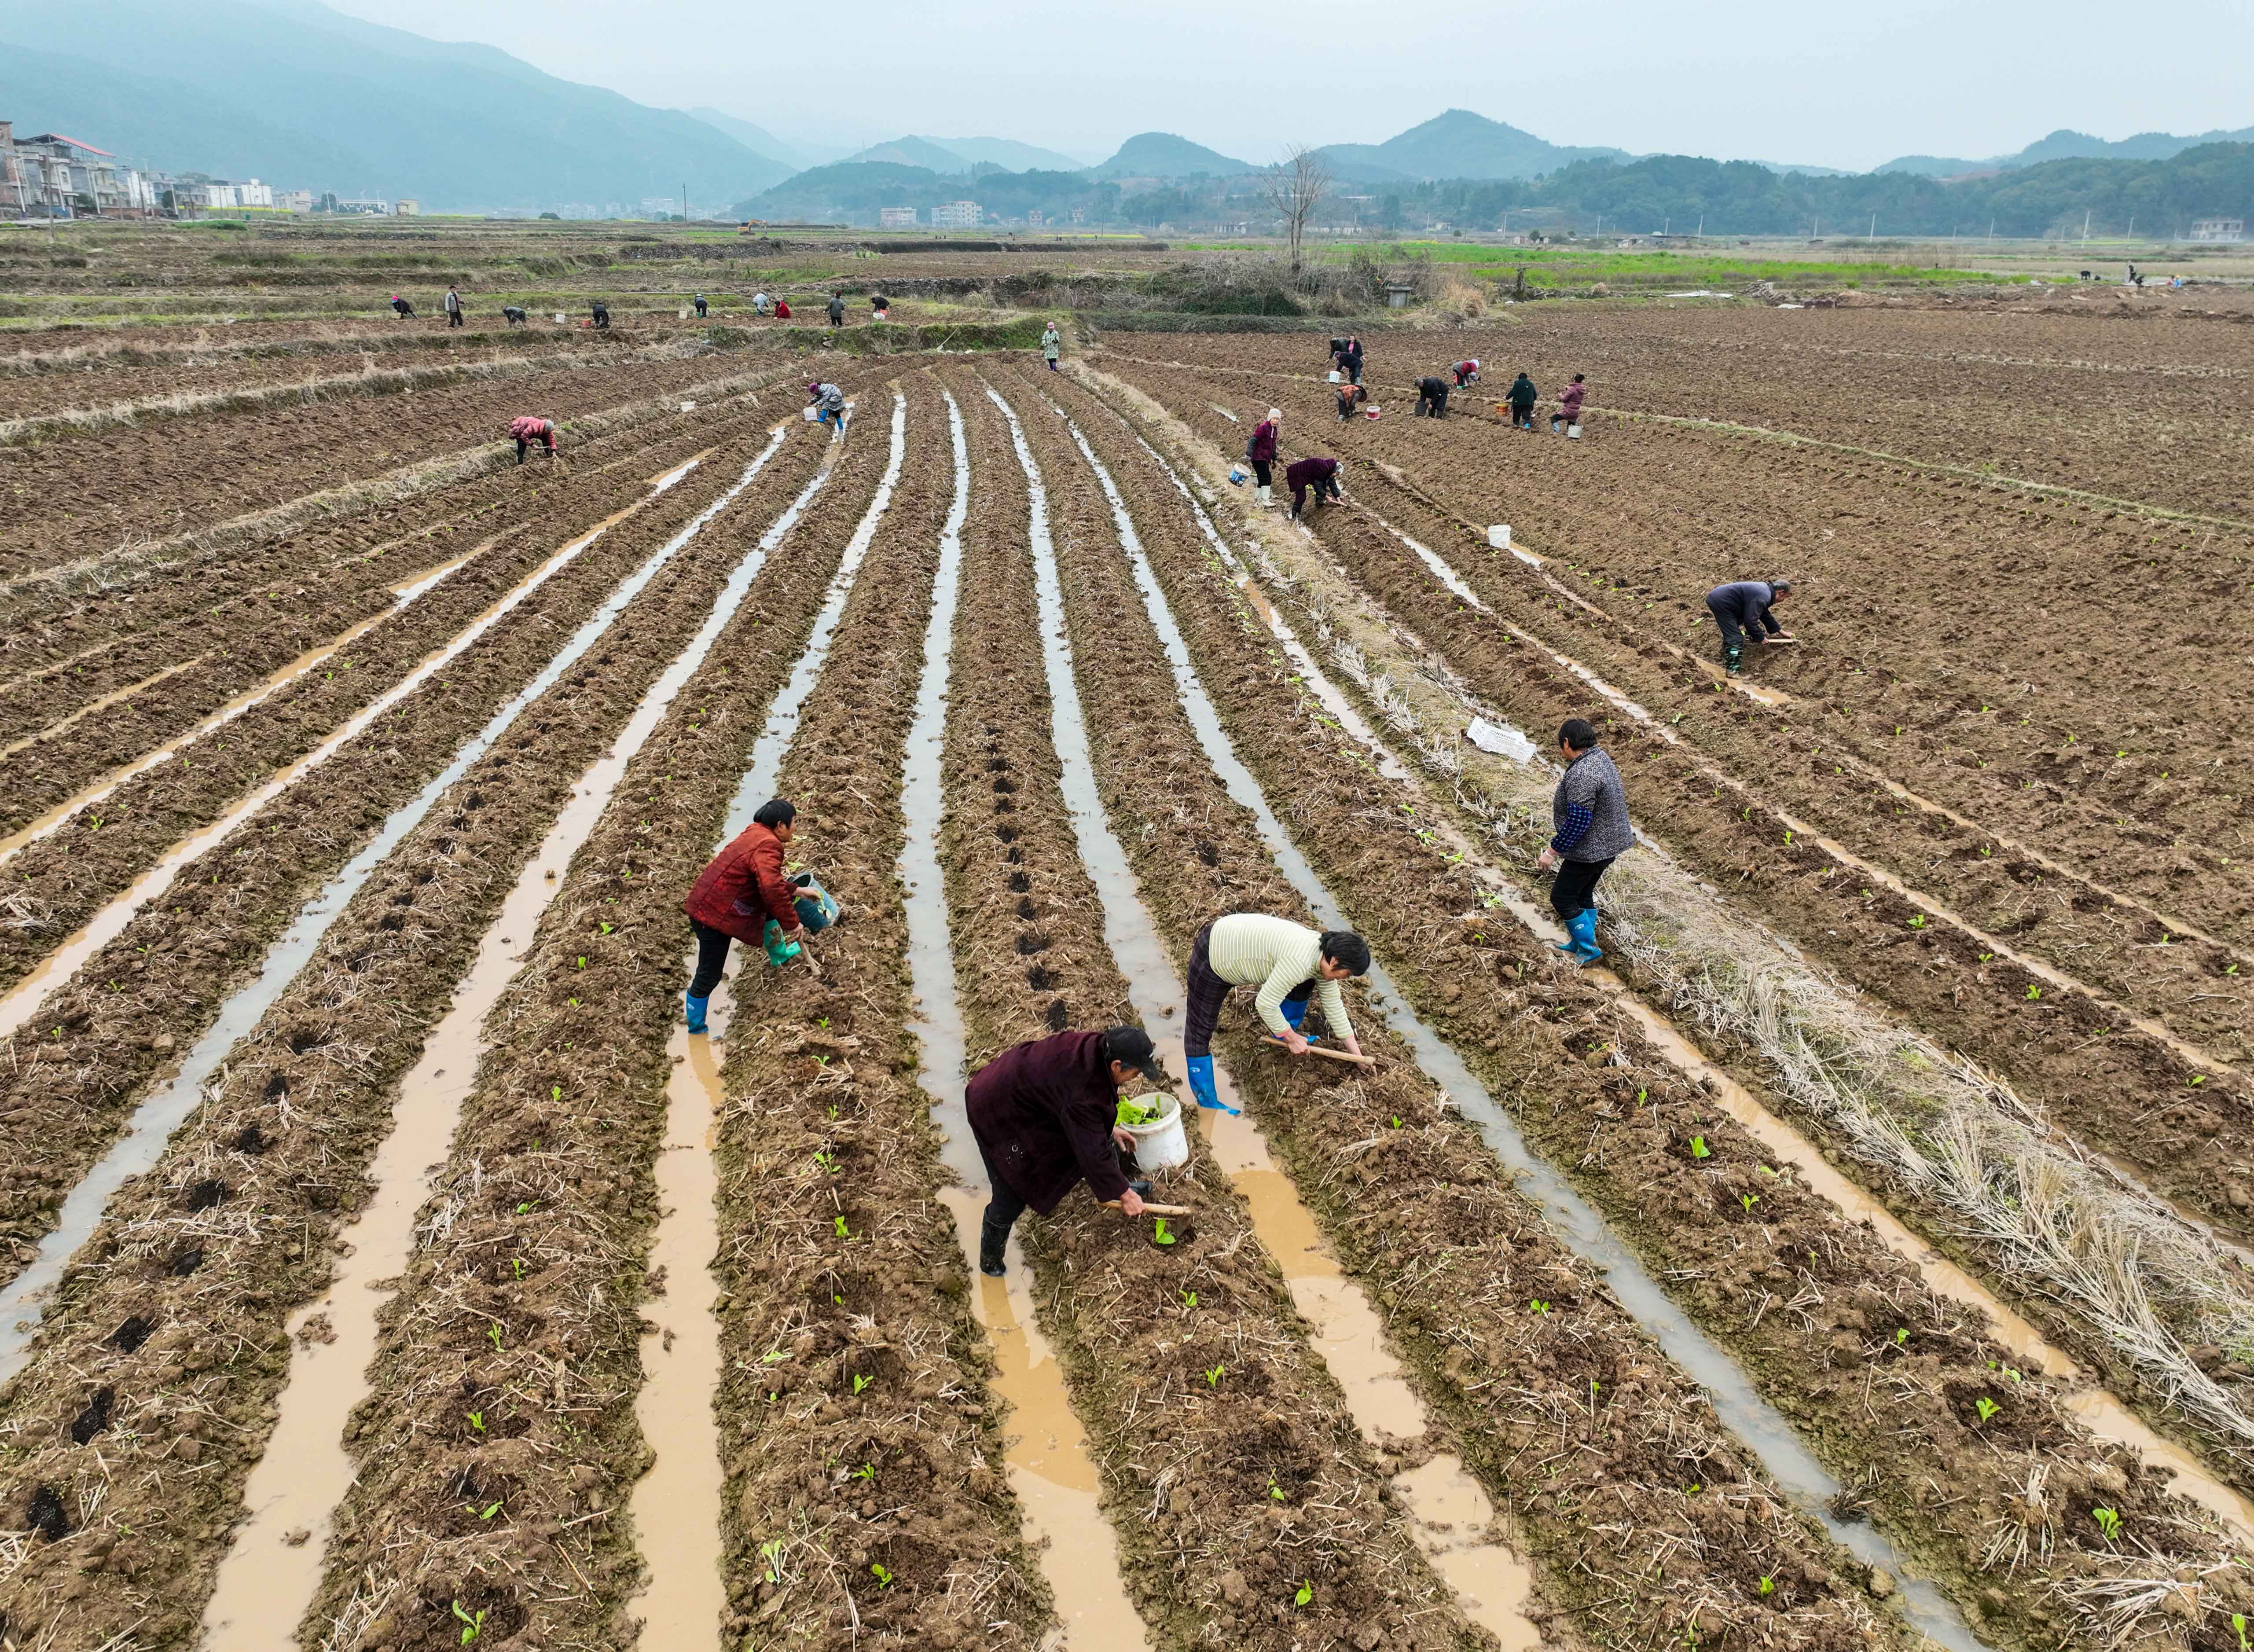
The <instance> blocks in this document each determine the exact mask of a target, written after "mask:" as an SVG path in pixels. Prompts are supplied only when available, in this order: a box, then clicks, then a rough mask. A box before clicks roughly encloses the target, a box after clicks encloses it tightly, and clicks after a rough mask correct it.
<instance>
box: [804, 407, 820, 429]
mask: <svg viewBox="0 0 2254 1652" xmlns="http://www.w3.org/2000/svg"><path fill="white" fill-rule="evenodd" d="M801 411H802V412H803V413H804V414H805V415H806V422H807V423H809V424H811V423H814V421H815V420H816V419H818V418H820V417H821V416H822V407H821V404H820V403H819V402H808V403H807V404H806V406H805V407H804V408H802V409H801Z"/></svg>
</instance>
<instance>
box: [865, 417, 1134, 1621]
mask: <svg viewBox="0 0 2254 1652" xmlns="http://www.w3.org/2000/svg"><path fill="white" fill-rule="evenodd" d="M947 402H948V423H949V431H950V435H951V437H952V438H953V442H954V449H955V478H956V484H955V486H956V491H955V502H954V506H953V507H952V508H951V509H950V511H949V514H948V518H947V525H946V527H945V528H944V529H943V530H942V535H941V539H940V565H939V578H938V584H937V587H936V591H935V596H934V598H933V605H932V614H931V621H930V624H929V626H928V627H927V629H926V631H925V633H924V671H923V678H922V681H921V683H919V685H918V687H917V691H916V704H915V720H914V723H913V724H912V725H910V727H909V731H908V741H907V761H906V763H905V764H904V765H903V767H902V773H901V793H900V805H901V810H902V813H903V814H904V815H905V816H906V817H907V838H906V841H905V843H904V844H903V847H902V851H901V855H900V881H901V883H902V884H903V886H905V887H906V890H907V928H908V973H909V978H910V980H911V982H912V983H913V984H914V991H915V995H916V1005H917V1008H916V1013H915V1017H914V1020H913V1022H912V1023H911V1028H912V1030H913V1031H914V1033H915V1036H916V1040H917V1046H918V1071H917V1077H918V1080H919V1082H921V1084H922V1086H923V1089H924V1093H925V1094H926V1095H927V1096H928V1097H929V1098H930V1100H931V1107H932V1117H933V1119H934V1121H935V1123H936V1124H937V1125H938V1126H939V1130H940V1133H941V1155H940V1156H941V1159H942V1162H943V1163H944V1164H945V1165H946V1166H947V1168H948V1170H949V1172H950V1173H952V1174H953V1176H954V1178H955V1183H956V1185H955V1186H953V1187H947V1188H943V1189H942V1191H941V1194H940V1198H941V1201H942V1203H944V1204H945V1205H946V1207H947V1208H948V1211H949V1214H950V1215H952V1216H953V1217H954V1218H955V1231H956V1237H957V1238H958V1239H959V1240H960V1241H961V1243H962V1246H963V1263H964V1265H965V1267H966V1268H967V1269H969V1270H970V1277H971V1278H972V1279H973V1280H974V1285H973V1288H972V1295H971V1311H972V1313H974V1314H975V1315H976V1316H977V1320H978V1325H979V1328H980V1329H982V1330H983V1331H984V1332H985V1334H986V1339H987V1341H988V1343H989V1344H990V1346H991V1348H992V1351H993V1355H994V1365H995V1369H994V1376H993V1379H992V1388H993V1391H994V1393H995V1394H996V1396H997V1397H999V1398H1000V1399H1001V1400H1002V1401H1003V1402H1004V1403H1005V1404H1007V1405H1008V1406H1009V1408H1010V1418H1009V1446H1008V1455H1007V1457H1006V1459H1005V1463H1006V1467H1007V1468H1008V1471H1009V1480H1010V1488H1011V1489H1012V1491H1014V1492H1015V1493H1016V1494H1017V1495H1018V1502H1019V1506H1020V1507H1021V1508H1022V1509H1024V1510H1025V1515H1026V1536H1027V1537H1028V1538H1029V1539H1030V1540H1031V1543H1032V1544H1033V1546H1034V1547H1035V1548H1037V1549H1038V1550H1039V1551H1040V1565H1041V1572H1042V1575H1043V1576H1044V1577H1045V1578H1047V1580H1048V1585H1049V1588H1050V1591H1051V1593H1053V1594H1054V1596H1055V1599H1056V1608H1057V1615H1058V1617H1059V1619H1060V1620H1061V1621H1062V1623H1063V1625H1064V1630H1065V1645H1066V1646H1067V1647H1068V1648H1069V1649H1071V1652H1145V1649H1147V1648H1148V1646H1149V1644H1150V1642H1149V1638H1148V1636H1147V1635H1146V1634H1145V1630H1144V1628H1143V1624H1142V1621H1141V1620H1140V1619H1139V1618H1138V1617H1137V1616H1136V1614H1135V1610H1134V1607H1132V1605H1131V1604H1130V1602H1129V1600H1128V1598H1127V1591H1126V1587H1125V1586H1124V1583H1123V1582H1122V1580H1121V1578H1120V1569H1119V1544H1118V1540H1117V1537H1115V1536H1114V1535H1113V1533H1112V1530H1111V1527H1110V1523H1108V1522H1107V1521H1105V1519H1104V1517H1103V1512H1102V1510H1101V1509H1100V1508H1099V1507H1098V1505H1097V1487H1098V1481H1097V1476H1096V1465H1095V1463H1094V1462H1093V1460H1091V1459H1090V1458H1089V1448H1088V1436H1087V1433H1086V1431H1085V1430H1083V1429H1082V1426H1081V1423H1080V1419H1079V1418H1078V1417H1076V1416H1075V1415H1074V1414H1073V1410H1072V1404H1071V1400H1070V1398H1069V1397H1068V1394H1067V1392H1066V1390H1065V1383H1064V1373H1063V1371H1062V1369H1061V1368H1060V1366H1059V1365H1058V1362H1057V1359H1056V1355H1055V1353H1054V1350H1053V1349H1051V1348H1050V1347H1049V1344H1048V1341H1047V1338H1045V1337H1044V1336H1043V1335H1042V1334H1041V1331H1040V1326H1039V1324H1038V1323H1037V1322H1036V1320H1035V1315H1034V1311H1033V1292H1032V1290H1031V1287H1030V1285H1029V1283H1028V1281H1029V1279H1030V1277H1031V1276H1030V1274H1029V1273H1028V1271H1027V1269H1026V1264H1025V1256H1024V1250H1023V1248H1022V1247H1021V1246H1020V1245H1019V1244H1018V1243H1016V1240H1015V1238H1014V1236H1013V1237H1012V1250H1011V1258H1010V1260H1011V1268H1010V1272H1009V1274H1008V1276H1007V1278H1005V1279H992V1278H985V1277H984V1276H983V1275H980V1274H979V1273H977V1265H978V1257H977V1248H978V1241H977V1234H978V1225H979V1219H980V1216H981V1215H982V1214H983V1213H984V1209H985V1202H986V1201H985V1194H984V1191H983V1190H984V1187H985V1183H986V1172H985V1167H984V1165H982V1164H981V1163H980V1161H979V1157H978V1147H977V1142H976V1141H974V1140H973V1139H972V1138H971V1134H970V1122H969V1120H968V1119H967V1118H966V1117H964V1113H963V1078H964V1070H963V1069H964V1068H965V1066H966V1064H967V1056H966V1054H965V1050H964V1043H963V1016H962V1011H961V1009H960V1007H959V1005H958V1004H957V1002H956V987H955V953H954V948H953V943H952V940H951V937H950V935H949V926H948V917H947V901H946V898H945V896H944V894H943V893H942V872H941V870H940V864H939V853H938V849H937V843H938V838H939V827H940V816H941V810H942V794H941V786H940V759H941V753H942V744H943V742H944V740H945V738H946V725H947V704H948V702H947V690H948V681H949V673H950V671H951V669H952V665H953V644H954V636H955V613H956V601H957V598H958V595H959V588H960V584H961V579H962V570H963V521H964V519H965V517H966V516H967V515H968V514H969V510H970V451H969V449H968V447H967V446H966V445H965V443H964V440H963V414H962V409H960V408H959V407H958V406H956V402H955V398H954V397H953V396H952V395H949V396H948V399H947Z"/></svg>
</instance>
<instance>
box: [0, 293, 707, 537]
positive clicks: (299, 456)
mask: <svg viewBox="0 0 2254 1652" xmlns="http://www.w3.org/2000/svg"><path fill="white" fill-rule="evenodd" d="M611 347H612V348H613V349H614V350H615V351H617V352H618V353H619V354H620V356H621V357H622V358H626V357H631V356H632V354H633V353H634V348H635V346H634V340H633V339H632V338H631V337H630V335H628V334H627V333H624V332H620V333H617V334H615V335H614V338H613V344H612V346H611ZM715 366H716V358H715V357H714V356H713V355H712V354H711V353H709V352H704V351H692V352H691V353H685V354H683V355H681V356H680V357H679V358H678V359H675V360H642V361H638V362H635V363H634V365H631V366H627V365H623V364H621V365H620V366H614V367H591V366H589V367H581V366H576V365H575V366H571V367H561V368H559V370H557V371H556V372H553V373H539V374H530V375H528V376H523V375H520V376H516V377H506V376H504V377H500V378H495V379H492V380H479V379H471V380H469V381H466V382H464V383H460V384H455V385H441V386H439V387H437V388H430V389H425V390H421V391H412V392H409V393H404V394H400V395H380V396H373V397H369V396H348V397H345V398H343V399H340V400H332V401H321V402H312V403H310V404H307V405H304V406H302V407H297V408H294V409H290V410H289V412H288V414H287V416H278V415H277V414H276V412H275V411H274V410H272V409H263V408H262V409H248V410H246V412H244V413H234V414H231V413H228V412H227V411H225V410H223V409H222V410H214V411H213V412H211V413H208V414H205V415H202V416H192V417H184V418H175V419H167V420H163V421H160V422H158V423H154V424H152V425H151V426H150V427H149V428H148V429H147V430H137V429H135V428H133V427H131V426H126V425H120V426H115V427H112V428H109V429H107V430H94V431H89V432H88V433H87V434H84V435H59V436H56V437H52V438H50V439H48V440H45V441H39V442H36V443H33V444H30V445H18V446H11V447H8V448H4V449H0V487H4V488H5V489H6V490H7V493H8V497H9V500H10V511H11V518H12V532H11V535H10V539H9V543H8V545H7V548H6V550H5V553H4V555H0V577H16V576H18V575H21V574H23V573H25V572H28V571H31V570H36V569H39V568H43V567H47V566H51V565H52V564H54V563H59V562H63V561H66V560H68V559H70V558H72V557H76V556H88V555H92V554H95V553H98V552H101V551H105V550H108V549H111V548H113V547H116V546H118V545H120V544H126V545H130V544H133V543H135V542H145V541H147V540H150V539H152V538H156V537H158V536H159V535H165V534H170V533H176V532H179V530H180V529H181V528H185V527H192V526H196V525H200V524H201V523H203V522H205V521H211V520H215V519H217V518H218V517H220V516H222V515H231V514H240V513H242V512H244V511H248V510H254V509H257V508H261V507H271V506H275V505H279V504H281V503H283V502H284V501H286V500H290V499H294V498H296V497H297V496H298V495H300V494H303V493H310V492H311V491H312V490H313V489H314V488H316V487H318V486H325V485H333V484H334V483H335V482H337V481H339V480H340V479H346V478H353V477H361V476H367V475H369V474H372V473H374V472H381V471H382V470H385V469H387V468H388V467H390V466H391V465H396V464H398V463H400V462H402V460H404V459H406V458H410V457H423V456H427V455H428V454H429V453H430V451H432V450H434V449H438V448H457V447H464V446H468V445H472V444H482V443H486V442H492V441H496V440H498V439H500V437H503V436H505V435H506V434H507V427H508V422H509V420H510V419H512V418H514V417H515V416H517V415H518V414H521V413H528V412H529V413H537V414H540V415H542V416H548V417H553V418H555V419H556V420H557V421H559V422H560V423H563V425H564V427H565V433H564V440H565V443H566V445H567V450H568V444H569V441H570V421H571V420H572V419H574V418H576V417H579V416H584V415H587V414H592V413H596V412H598V411H600V410H602V409H606V408H611V407H616V406H618V405H619V404H620V403H621V402H630V401H634V400H638V399H640V398H642V397H645V396H651V395H662V394H665V393H667V392H669V391H680V390H686V389H688V388H690V387H691V386H693V385H696V384H697V383H699V382H701V381H704V380H708V379H711V378H713V377H715V376H717V375H716V374H715V371H714V368H715ZM128 452H130V453H132V454H133V455H134V456H135V463H134V473H135V481H136V486H135V490H134V491H133V492H132V493H130V494H126V493H120V492H118V491H117V490H116V489H114V488H109V487H106V486H103V484H102V478H105V477H109V476H112V475H114V474H115V473H116V470H117V468H118V465H119V462H120V459H121V458H122V456H123V455H124V454H126V453H128ZM105 496H107V498H108V500H109V502H107V503H104V502H102V501H103V500H104V499H105ZM151 501H154V502H153V503H152V502H151Z"/></svg>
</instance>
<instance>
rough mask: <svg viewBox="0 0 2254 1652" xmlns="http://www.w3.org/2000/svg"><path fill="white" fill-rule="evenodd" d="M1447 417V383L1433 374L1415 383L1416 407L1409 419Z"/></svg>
mask: <svg viewBox="0 0 2254 1652" xmlns="http://www.w3.org/2000/svg"><path fill="white" fill-rule="evenodd" d="M1447 416H1448V381H1446V379H1444V378H1442V377H1440V376H1439V374H1433V375H1432V377H1430V378H1425V379H1419V380H1418V381H1417V407H1416V410H1415V411H1414V412H1412V413H1411V415H1410V417H1411V418H1419V419H1444V418H1446V417H1447Z"/></svg>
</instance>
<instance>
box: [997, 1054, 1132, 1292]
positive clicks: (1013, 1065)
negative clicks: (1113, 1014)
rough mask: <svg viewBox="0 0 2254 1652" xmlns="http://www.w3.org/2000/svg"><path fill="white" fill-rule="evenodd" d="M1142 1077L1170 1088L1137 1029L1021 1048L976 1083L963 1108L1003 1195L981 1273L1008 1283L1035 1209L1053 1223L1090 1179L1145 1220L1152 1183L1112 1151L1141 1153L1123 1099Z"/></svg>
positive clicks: (1101, 1196)
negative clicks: (1053, 1215)
mask: <svg viewBox="0 0 2254 1652" xmlns="http://www.w3.org/2000/svg"><path fill="white" fill-rule="evenodd" d="M1138 1077H1141V1078H1145V1079H1148V1080H1149V1081H1150V1082H1152V1083H1153V1084H1164V1083H1165V1082H1166V1074H1165V1073H1163V1072H1162V1071H1160V1070H1159V1060H1158V1057H1157V1055H1156V1054H1153V1053H1152V1044H1151V1035H1150V1034H1149V1033H1145V1032H1144V1031H1143V1029H1142V1028H1140V1027H1138V1026H1115V1027H1112V1028H1110V1030H1108V1031H1106V1032H1103V1033H1055V1034H1054V1035H1052V1036H1051V1037H1048V1038H1045V1039H1035V1040H1032V1041H1031V1042H1030V1043H1026V1044H1016V1045H1012V1046H1011V1047H1010V1048H1008V1049H1006V1050H1005V1051H1003V1052H1002V1053H1001V1054H999V1055H998V1056H996V1057H995V1058H994V1059H993V1060H992V1061H989V1062H987V1063H986V1065H985V1066H984V1067H982V1068H979V1069H978V1070H977V1072H976V1073H973V1074H972V1075H970V1085H969V1087H968V1088H967V1089H965V1090H964V1091H963V1100H964V1102H965V1103H968V1105H969V1110H970V1133H971V1135H972V1136H973V1137H974V1138H977V1143H978V1157H979V1158H980V1159H984V1161H985V1164H986V1180H987V1181H988V1182H990V1183H991V1184H992V1186H993V1189H994V1191H993V1194H992V1195H991V1201H990V1202H989V1203H988V1205H987V1207H986V1219H985V1221H984V1222H982V1223H981V1224H980V1225H979V1230H978V1271H979V1272H981V1273H984V1274H991V1275H992V1276H993V1277H994V1278H1001V1277H1002V1269H1003V1262H1002V1255H1003V1252H1004V1251H1005V1250H1007V1249H1008V1248H1009V1243H1010V1229H1012V1228H1013V1227H1015V1226H1017V1222H1018V1218H1019V1216H1021V1215H1024V1214H1025V1211H1026V1207H1027V1206H1028V1205H1030V1206H1032V1207H1033V1208H1034V1209H1035V1210H1038V1211H1040V1213H1041V1215H1044V1216H1046V1215H1048V1214H1049V1212H1051V1211H1052V1210H1054V1209H1055V1208H1057V1204H1058V1201H1061V1200H1062V1199H1063V1197H1064V1196H1065V1194H1068V1193H1069V1192H1071V1191H1072V1185H1073V1184H1074V1183H1075V1182H1076V1181H1079V1180H1082V1178H1083V1177H1085V1178H1086V1179H1087V1181H1088V1187H1089V1192H1090V1193H1092V1194H1095V1195H1096V1198H1097V1199H1098V1200H1099V1201H1103V1202H1106V1203H1109V1202H1110V1201H1112V1200H1115V1199H1116V1200H1117V1201H1119V1208H1120V1209H1121V1210H1123V1211H1124V1212H1125V1213H1126V1214H1127V1215H1131V1216H1139V1215H1142V1214H1143V1195H1144V1194H1146V1193H1148V1192H1150V1191H1151V1184H1150V1183H1148V1182H1136V1181H1130V1180H1128V1179H1127V1177H1126V1174H1125V1173H1124V1172H1123V1171H1122V1170H1121V1169H1120V1168H1119V1156H1118V1154H1117V1153H1116V1152H1113V1151H1112V1146H1113V1144H1114V1143H1117V1145H1119V1146H1121V1147H1126V1148H1132V1147H1133V1146H1134V1145H1135V1138H1134V1137H1132V1136H1131V1135H1130V1134H1128V1132H1127V1131H1124V1130H1123V1129H1121V1128H1120V1126H1119V1092H1120V1091H1122V1090H1124V1089H1126V1088H1127V1087H1128V1085H1130V1084H1131V1083H1132V1082H1134V1081H1135V1080H1136V1079H1137V1078H1138Z"/></svg>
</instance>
